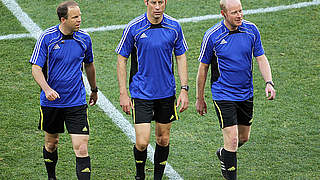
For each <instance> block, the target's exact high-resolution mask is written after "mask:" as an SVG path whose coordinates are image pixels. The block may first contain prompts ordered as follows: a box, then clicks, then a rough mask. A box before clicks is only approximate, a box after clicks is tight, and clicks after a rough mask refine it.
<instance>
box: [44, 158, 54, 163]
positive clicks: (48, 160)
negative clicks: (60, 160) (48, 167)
mask: <svg viewBox="0 0 320 180" xmlns="http://www.w3.org/2000/svg"><path fill="white" fill-rule="evenodd" d="M44 162H48V163H52V162H53V161H52V160H51V159H44Z"/></svg>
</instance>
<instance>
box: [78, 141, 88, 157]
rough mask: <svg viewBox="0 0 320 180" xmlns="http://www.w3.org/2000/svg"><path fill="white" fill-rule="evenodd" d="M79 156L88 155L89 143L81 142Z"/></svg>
mask: <svg viewBox="0 0 320 180" xmlns="http://www.w3.org/2000/svg"><path fill="white" fill-rule="evenodd" d="M79 156H80V157H86V156H88V146H87V144H80V146H79Z"/></svg>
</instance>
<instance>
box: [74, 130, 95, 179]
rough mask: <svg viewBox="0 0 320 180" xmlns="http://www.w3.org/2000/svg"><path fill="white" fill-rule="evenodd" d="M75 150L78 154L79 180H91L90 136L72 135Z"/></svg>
mask: <svg viewBox="0 0 320 180" xmlns="http://www.w3.org/2000/svg"><path fill="white" fill-rule="evenodd" d="M70 136H71V140H72V146H73V150H74V152H75V154H76V172H77V177H78V179H79V180H89V179H90V175H91V164H90V156H89V154H88V141H89V135H86V134H70Z"/></svg>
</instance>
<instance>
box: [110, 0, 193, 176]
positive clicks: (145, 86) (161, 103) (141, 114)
mask: <svg viewBox="0 0 320 180" xmlns="http://www.w3.org/2000/svg"><path fill="white" fill-rule="evenodd" d="M144 2H145V5H146V6H147V12H146V13H145V14H143V15H141V16H139V17H137V18H135V19H133V20H132V21H131V22H129V23H128V25H127V26H126V28H125V29H124V31H123V35H122V38H121V41H120V43H119V45H118V47H117V49H116V53H117V54H118V65H117V70H118V81H119V89H120V106H121V107H122V109H123V111H124V112H126V113H127V114H130V111H131V109H132V112H133V115H132V116H133V120H134V124H135V125H134V127H135V132H136V144H135V145H134V148H133V152H134V157H135V160H136V179H145V172H144V168H145V161H146V158H147V146H148V144H149V139H150V123H151V120H155V121H156V127H155V134H156V150H155V155H154V179H161V178H162V176H163V172H164V168H165V164H166V161H167V158H168V154H169V136H170V128H171V123H172V121H174V120H177V119H178V115H177V111H176V104H175V93H176V85H175V78H174V74H173V57H172V56H173V53H174V54H175V57H176V61H177V65H178V73H179V77H180V84H181V91H180V95H179V97H178V100H177V106H179V105H181V107H180V109H179V112H183V111H184V110H185V109H187V108H188V104H189V101H188V89H189V87H188V75H187V58H186V55H185V52H186V51H187V45H186V42H185V39H184V35H183V32H182V29H181V26H180V24H179V23H178V22H177V21H176V20H175V19H173V18H172V17H170V16H168V15H166V14H164V11H165V8H166V3H167V1H165V0H145V1H144ZM130 55H131V71H130V81H129V90H130V95H131V99H130V98H129V95H128V92H127V86H126V79H127V72H126V64H127V59H128V58H129V56H130Z"/></svg>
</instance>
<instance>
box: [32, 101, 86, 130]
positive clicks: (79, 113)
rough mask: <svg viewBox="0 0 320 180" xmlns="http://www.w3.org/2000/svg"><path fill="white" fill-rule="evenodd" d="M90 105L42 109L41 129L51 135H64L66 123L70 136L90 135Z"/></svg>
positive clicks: (42, 107)
mask: <svg viewBox="0 0 320 180" xmlns="http://www.w3.org/2000/svg"><path fill="white" fill-rule="evenodd" d="M87 110H88V105H87V104H85V105H82V106H74V107H66V108H56V107H45V106H41V107H40V121H39V127H38V128H39V129H40V130H44V131H46V132H48V133H50V134H55V133H63V132H64V123H65V124H66V128H67V130H68V133H69V134H89V121H88V111H87Z"/></svg>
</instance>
